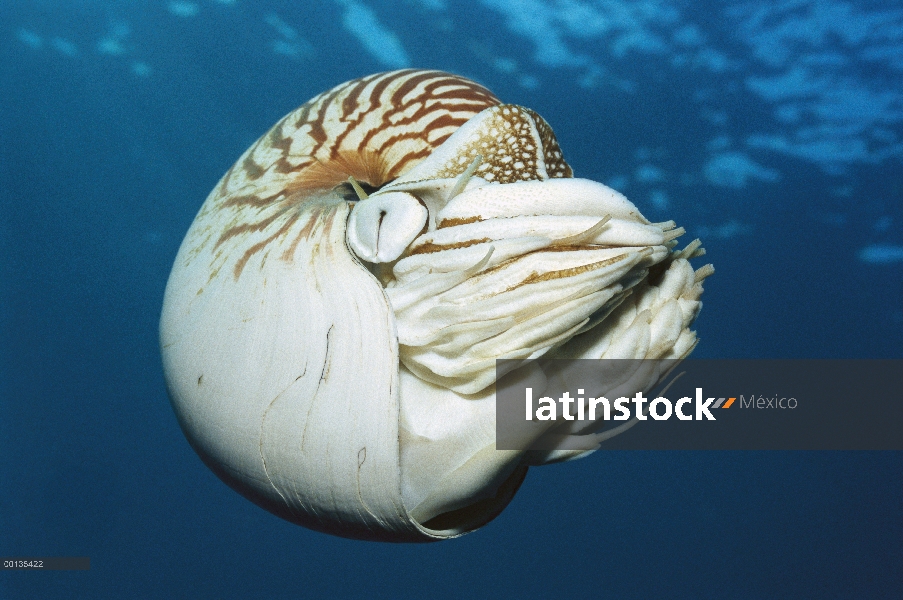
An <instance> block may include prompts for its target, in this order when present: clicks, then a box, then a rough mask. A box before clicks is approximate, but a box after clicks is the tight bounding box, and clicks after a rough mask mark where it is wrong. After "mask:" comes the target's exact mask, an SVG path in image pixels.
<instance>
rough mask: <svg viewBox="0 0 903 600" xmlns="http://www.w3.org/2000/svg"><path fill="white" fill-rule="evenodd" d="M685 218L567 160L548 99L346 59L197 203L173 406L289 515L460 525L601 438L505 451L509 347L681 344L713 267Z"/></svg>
mask: <svg viewBox="0 0 903 600" xmlns="http://www.w3.org/2000/svg"><path fill="white" fill-rule="evenodd" d="M352 187H353V188H354V189H353V190H352ZM365 188H366V189H367V190H369V192H365V191H364V189H365ZM349 194H350V195H349ZM683 233H684V231H683V229H681V228H679V227H677V226H676V225H675V223H673V222H671V221H668V222H663V223H651V222H649V221H648V220H647V219H646V218H645V217H643V215H642V214H641V213H640V211H639V210H638V209H637V208H636V206H634V205H633V204H632V203H631V202H630V201H629V200H627V199H626V198H625V197H624V196H622V195H621V194H619V193H618V192H616V191H614V190H612V189H610V188H608V187H606V186H604V185H602V184H599V183H595V182H593V181H589V180H585V179H577V178H574V177H573V173H572V171H571V168H570V167H569V166H568V165H567V163H566V162H565V161H564V159H563V157H562V154H561V150H560V148H559V146H558V142H557V141H556V139H555V136H554V135H553V133H552V130H551V128H550V127H549V125H548V124H547V123H546V122H545V121H544V120H543V119H542V117H540V116H539V115H537V114H536V113H535V112H533V111H531V110H529V109H527V108H523V107H520V106H516V105H511V104H502V103H500V101H499V100H498V99H497V98H496V97H495V96H494V95H493V94H492V93H491V92H489V91H488V90H486V89H485V88H483V87H482V86H480V85H478V84H476V83H474V82H472V81H469V80H467V79H464V78H461V77H457V76H454V75H449V74H447V73H441V72H437V71H420V70H405V71H396V72H391V73H382V74H376V75H371V76H369V77H364V78H361V79H357V80H354V81H350V82H348V83H345V84H342V85H339V86H337V87H336V88H333V89H332V90H329V91H327V92H324V93H323V94H320V95H319V96H317V97H315V98H313V99H312V100H311V101H309V102H308V103H306V104H304V105H303V106H301V107H300V108H299V109H297V110H296V111H294V112H292V113H291V114H289V115H288V116H286V117H285V118H283V119H282V120H281V121H280V122H279V123H277V124H276V125H275V126H274V127H273V128H272V129H271V130H270V132H268V133H267V134H266V135H264V136H263V137H262V138H260V140H258V141H257V142H256V143H255V144H254V145H253V146H252V147H251V148H249V149H248V150H247V151H246V152H245V153H244V155H243V156H242V157H241V158H239V160H238V162H236V164H235V165H234V166H233V167H232V168H231V169H230V170H229V171H228V172H227V173H226V175H225V176H224V177H223V179H222V180H221V181H220V182H219V184H217V186H216V188H215V189H214V190H213V191H212V192H211V194H210V196H209V197H208V198H207V201H206V202H205V203H204V205H203V207H202V208H201V210H200V212H199V214H198V215H197V217H196V219H195V221H194V223H193V224H192V225H191V228H190V230H189V231H188V234H187V236H186V238H185V240H184V242H183V243H182V246H181V248H180V250H179V254H178V256H177V257H176V261H175V265H174V266H173V270H172V273H171V275H170V279H169V283H168V285H167V289H166V296H165V299H164V305H163V314H162V318H161V324H160V338H161V347H162V355H163V364H164V371H165V375H166V380H167V384H168V389H169V393H170V397H171V400H172V405H173V408H174V410H175V412H176V415H177V417H178V419H179V422H180V424H181V426H182V429H183V431H184V432H185V435H186V437H187V438H188V440H189V442H190V443H191V445H192V446H193V448H194V449H195V450H196V451H197V453H198V454H199V455H200V457H201V459H202V460H203V461H204V462H205V463H206V464H207V465H208V466H209V467H210V468H211V469H212V470H213V471H214V472H215V473H216V474H217V475H218V476H219V477H220V478H221V479H223V481H225V482H226V483H227V484H229V485H230V486H231V487H233V488H234V489H236V490H237V491H239V492H240V493H241V494H243V495H244V496H246V497H247V498H249V499H250V500H252V501H253V502H255V503H257V504H258V505H260V506H262V507H264V508H266V509H267V510H269V511H271V512H273V513H275V514H276V515H279V516H280V517H283V518H285V519H287V520H289V521H292V522H294V523H298V524H300V525H304V526H306V527H310V528H312V529H316V530H319V531H324V532H327V533H332V534H335V535H340V536H345V537H352V538H359V539H369V540H385V541H430V540H439V539H445V538H449V537H454V536H458V535H461V534H463V533H467V532H469V531H472V530H474V529H477V528H479V527H481V526H483V525H485V524H486V523H488V522H489V521H490V520H492V519H493V518H494V517H495V516H496V515H498V514H499V513H500V512H501V511H502V510H503V509H504V508H505V506H507V504H508V503H509V502H510V501H511V499H512V498H513V496H514V494H515V492H516V491H517V489H518V487H519V486H520V484H521V482H522V481H523V479H524V477H525V476H526V473H527V469H528V468H529V467H530V466H535V465H541V464H546V463H550V462H556V461H559V460H564V459H568V458H571V457H574V456H577V455H582V454H585V452H584V451H573V450H567V449H565V448H561V449H560V450H552V451H543V452H537V451H531V450H530V449H529V448H528V449H527V450H525V451H501V450H496V448H495V418H496V416H495V389H494V384H495V381H496V370H495V369H496V361H497V359H522V360H524V361H530V360H531V359H535V358H538V357H540V356H556V357H570V358H673V359H681V358H684V357H685V356H687V355H688V354H689V353H690V352H691V351H692V349H693V347H694V346H695V344H696V336H695V334H694V333H693V332H692V331H691V330H690V329H689V328H690V326H691V325H692V323H693V321H694V319H695V317H696V315H697V313H698V311H699V308H700V306H701V304H700V301H699V298H700V295H701V293H702V282H703V280H704V279H705V278H706V277H707V276H708V275H710V274H711V273H712V272H713V270H712V268H711V266H710V265H706V266H704V267H701V268H699V269H696V270H694V269H693V267H691V266H690V263H689V260H690V259H692V258H694V257H696V256H699V255H701V254H702V250H701V248H700V245H699V242H698V241H694V242H691V243H690V244H689V245H687V246H686V247H685V248H683V249H678V248H677V238H678V237H680V236H681V235H682V234H683ZM653 272H654V274H655V276H654V277H653V276H651V275H650V273H653ZM573 433H574V434H575V435H576V434H580V433H581V432H580V431H577V430H575V431H574V432H573ZM537 435H541V432H539V433H538V434H537Z"/></svg>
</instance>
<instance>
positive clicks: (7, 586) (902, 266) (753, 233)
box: [0, 0, 903, 599]
mask: <svg viewBox="0 0 903 600" xmlns="http://www.w3.org/2000/svg"><path fill="white" fill-rule="evenodd" d="M403 67H423V68H437V69H443V70H447V71H451V72H454V73H458V74H461V75H464V76H467V77H470V78H473V79H475V80H477V81H479V82H480V83H482V84H484V85H486V86H487V87H489V88H490V89H491V90H492V91H493V92H495V93H496V95H498V96H499V97H500V98H501V99H502V100H503V101H506V102H511V103H517V104H522V105H525V106H528V107H530V108H532V109H534V110H536V111H537V112H538V113H539V114H541V115H543V116H544V117H545V118H546V120H547V121H548V122H549V123H550V124H551V125H552V127H553V128H554V129H555V132H556V134H557V136H558V139H559V141H560V143H561V146H562V148H563V151H564V155H565V158H566V159H567V160H568V161H569V162H570V164H571V165H572V166H573V167H574V170H575V173H576V175H577V176H580V177H586V178H589V179H595V180H599V181H603V182H605V183H607V184H608V185H611V186H612V187H615V188H616V189H618V190H620V191H622V192H624V193H625V194H626V195H627V197H628V198H630V199H631V200H632V201H633V202H634V203H636V204H637V206H638V207H639V208H640V209H641V210H642V211H643V212H644V214H645V215H646V216H647V217H649V218H650V219H651V220H652V221H663V220H667V219H674V220H676V221H677V222H678V224H679V225H681V226H683V227H685V228H686V229H687V231H688V234H687V236H685V238H684V240H686V241H689V240H690V239H693V238H694V237H701V238H702V240H703V242H704V245H705V247H706V249H707V250H708V256H707V257H706V259H705V260H708V261H711V262H713V263H714V265H715V267H716V270H717V272H716V273H715V275H714V276H713V277H711V278H709V279H708V280H707V281H706V284H705V287H706V293H705V294H704V296H703V301H704V305H705V306H704V309H703V310H702V313H701V315H700V317H699V319H698V321H697V324H696V329H697V331H698V332H699V335H700V337H701V340H702V341H701V343H700V345H699V346H698V348H697V349H696V351H695V353H694V357H703V358H704V357H707V358H721V357H724V358H901V357H903V351H901V348H903V7H901V6H900V4H899V3H898V2H891V1H890V0H888V1H885V2H873V1H858V2H845V1H841V0H783V1H775V0H756V1H750V2H742V1H740V2H736V1H731V2H711V1H706V2H690V1H688V0H687V1H680V0H678V1H664V0H638V1H628V0H620V1H617V0H395V1H390V0H322V1H298V0H295V1H290V0H260V1H252V0H195V1H187V0H173V1H167V0H107V1H101V0H15V1H13V0H8V1H5V2H2V3H0V555H3V556H26V555H44V556H89V557H90V558H91V569H90V570H89V571H71V572H44V573H34V572H22V571H16V572H10V571H5V572H0V599H8V598H16V599H18V598H55V597H60V598H105V597H111V598H123V597H138V598H141V597H165V598H200V597H220V598H226V597H273V598H298V597H345V596H366V597H379V598H402V597H416V598H425V597H429V598H490V597H498V598H508V597H512V598H515V597H516V598H528V597H536V598H539V597H543V598H549V597H552V598H565V597H603V598H609V597H611V598H631V597H632V598H649V597H653V596H664V597H697V598H766V597H767V598H778V597H792V598H835V597H836V598H849V597H858V598H882V597H887V598H891V597H897V598H898V597H900V594H901V590H903V567H901V565H903V456H901V453H899V452H605V451H604V450H602V451H599V452H596V453H595V454H593V455H592V456H590V457H588V458H585V459H582V460H579V461H574V462H571V463H566V464H561V465H553V466H548V467H543V468H536V469H533V470H531V472H530V475H529V476H528V477H527V481H526V482H525V483H524V485H523V487H522V488H521V490H520V492H519V493H518V495H517V497H516V498H515V500H514V501H513V502H512V504H511V505H510V506H509V507H508V508H507V509H506V510H505V511H504V512H503V513H502V515H501V516H500V517H498V518H497V519H496V520H495V521H494V522H492V523H491V524H489V525H488V526H486V527H485V528H484V529H482V530H480V531H478V532H476V533H473V534H470V535H467V536H465V537H463V538H461V539H457V540H452V541H446V542H443V543H440V544H431V545H417V546H399V545H388V544H375V543H365V542H355V541H349V540H343V539H338V538H333V537H330V536H326V535H322V534H318V533H314V532H312V531H308V530H306V529H303V528H300V527H297V526H294V525H291V524H289V523H287V522H284V521H282V520H280V519H278V518H277V517H275V516H273V515H271V514H269V513H267V512H265V511H263V510H261V509H259V508H257V507H256V506H254V505H253V504H251V503H250V502H248V501H247V500H245V499H243V498H241V497H240V496H239V495H238V494H236V493H234V492H233V491H231V490H229V489H228V488H227V487H226V486H225V485H224V484H222V483H221V482H220V481H219V480H218V479H217V478H216V477H215V476H214V475H213V473H212V472H211V471H209V470H208V469H207V468H206V467H205V466H203V465H202V463H201V461H200V460H199V459H198V457H197V456H196V455H195V453H194V452H193V451H192V450H191V448H190V447H189V446H188V444H187V442H186V441H185V439H184V437H183V435H182V433H181V431H180V430H179V427H178V424H177V422H176V419H175V416H174V414H173V412H172V410H171V408H170V405H169V402H168V399H167V396H166V390H165V387H164V383H163V376H162V372H161V366H160V357H159V349H158V341H157V325H158V319H159V314H160V307H161V302H162V297H163V290H164V286H165V284H166V278H167V276H168V274H169V270H170V267H171V265H172V262H173V259H174V258H175V253H176V251H177V249H178V247H179V244H180V242H181V240H182V237H183V236H184V234H185V232H186V231H187V229H188V226H189V224H190V223H191V221H192V219H193V218H194V215H195V213H196V212H197V210H198V209H199V208H200V206H201V203H202V202H203V200H204V199H205V197H206V196H207V194H208V193H209V191H210V190H211V189H212V188H213V186H214V185H215V184H216V182H217V181H218V180H219V178H220V177H221V176H222V175H223V174H224V173H225V171H226V170H227V169H228V168H229V167H230V166H231V165H232V163H233V162H234V161H235V160H236V159H237V158H238V156H239V155H240V154H241V153H242V152H243V151H244V150H245V149H246V148H247V147H248V146H249V145H250V144H251V143H252V142H253V141H254V140H255V139H256V138H257V137H259V136H260V135H261V134H262V133H264V132H265V131H266V130H267V129H269V127H270V126H271V125H272V124H273V123H275V122H276V121H277V120H278V119H279V118H280V117H282V116H283V115H284V114H286V113H287V112H289V111H291V110H293V109H294V108H296V107H297V106H299V105H300V104H302V103H303V102H305V101H306V100H308V99H309V98H311V97H312V96H314V95H315V94H317V93H319V92H321V91H323V90H326V89H328V88H330V87H332V86H333V85H336V84H338V83H341V82H343V81H345V80H348V79H352V78H355V77H359V76H362V75H366V74H369V73H373V72H377V71H383V70H391V69H397V68H403ZM696 262H697V263H698V264H702V262H703V261H696ZM901 396H903V394H901ZM901 435H903V432H901Z"/></svg>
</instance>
